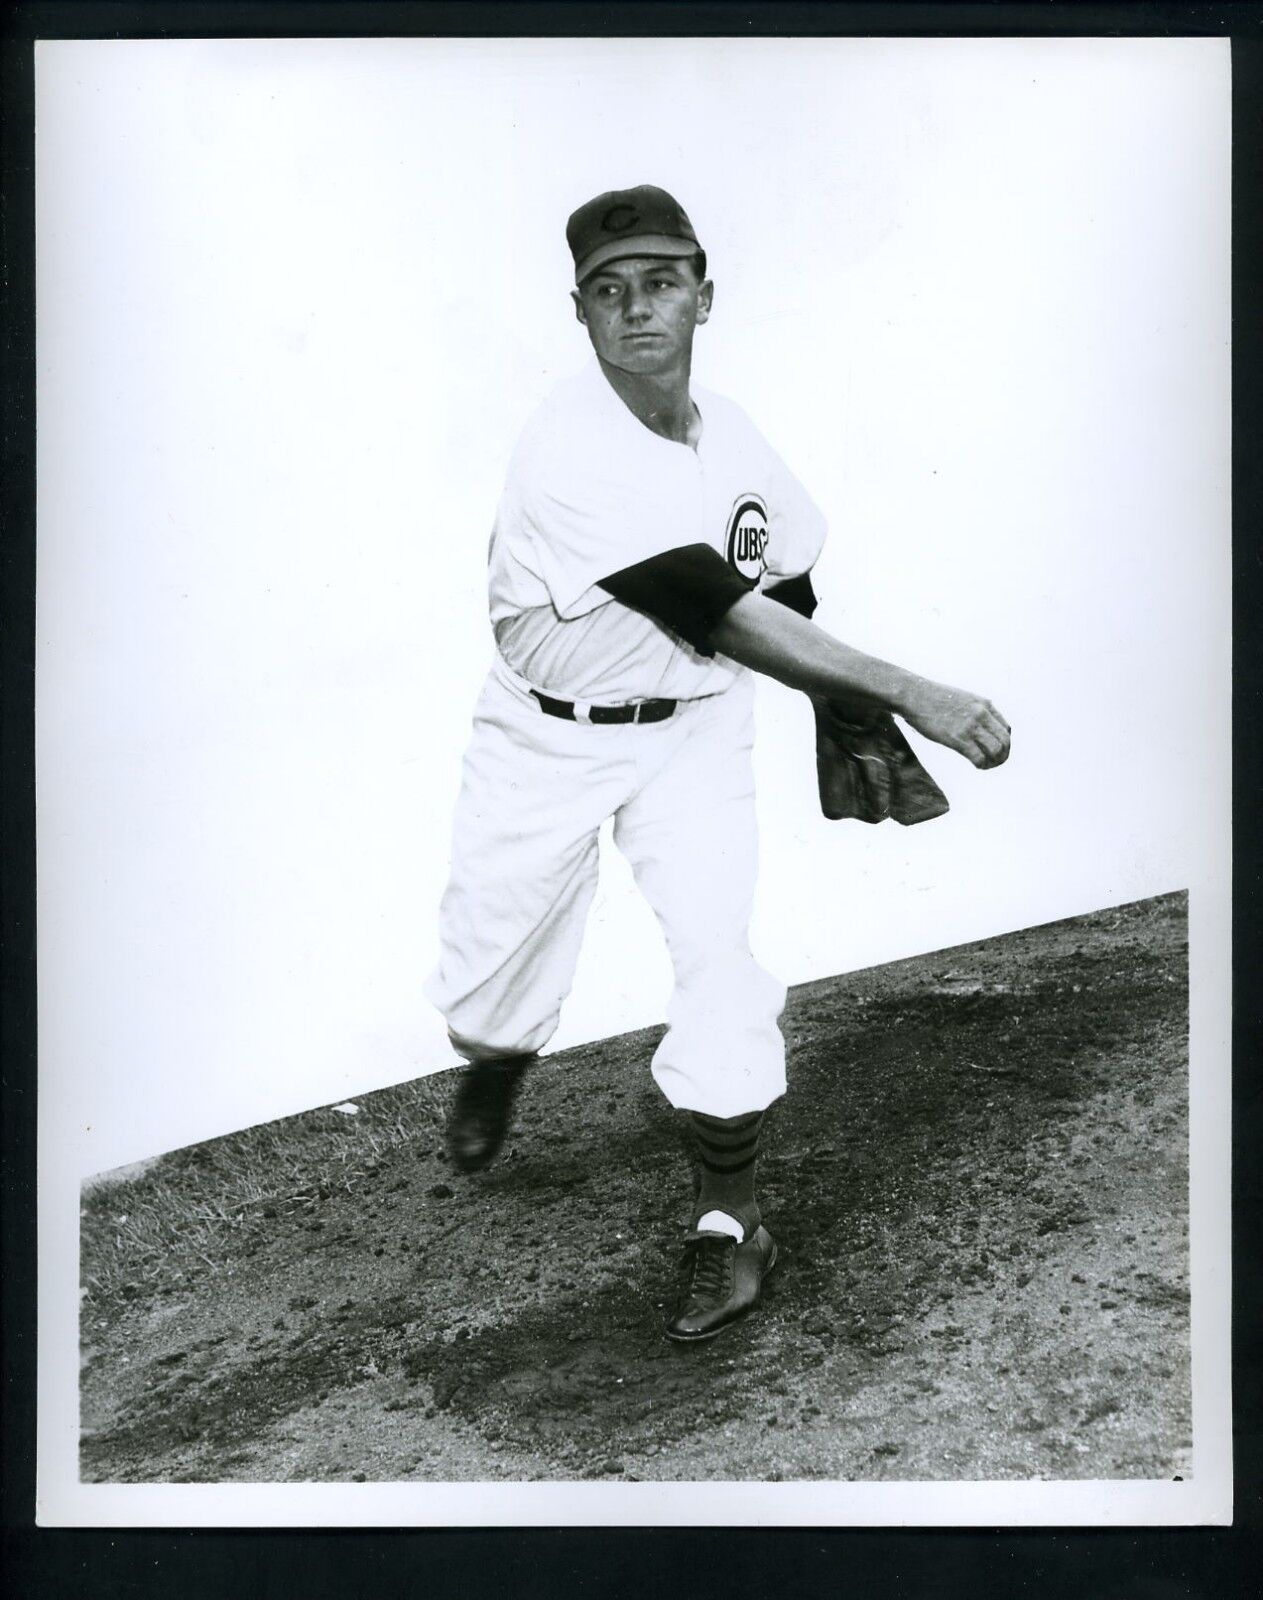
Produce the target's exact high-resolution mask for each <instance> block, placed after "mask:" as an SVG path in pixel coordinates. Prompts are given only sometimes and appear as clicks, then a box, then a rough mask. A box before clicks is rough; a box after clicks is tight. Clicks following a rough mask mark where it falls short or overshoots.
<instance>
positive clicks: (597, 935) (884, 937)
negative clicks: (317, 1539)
mask: <svg viewBox="0 0 1263 1600" xmlns="http://www.w3.org/2000/svg"><path fill="white" fill-rule="evenodd" d="M1229 65H1230V64H1229V48H1228V44H1227V42H1226V41H1224V40H1212V39H1198V40H1191V39H1128V38H1111V39H1075V40H1051V39H1044V40H1020V39H990V40H986V39H984V40H952V39H942V40H920V39H918V40H911V39H909V40H895V39H850V40H848V39H825V40H821V39H815V40H810V41H808V40H786V39H778V40H773V39H760V40H736V39H733V40H727V39H725V40H708V41H705V42H702V41H694V40H664V39H643V40H595V39H561V40H544V39H532V40H525V39H483V40H473V39H468V40H460V39H456V40H436V39H416V40H400V39H395V40H336V41H334V40H329V41H320V40H262V39H259V40H253V39H236V40H231V39H228V40H217V41H208V40H197V41H156V40H153V41H131V42H123V41H93V42H88V41H63V42H49V43H42V44H41V45H39V47H38V50H37V83H36V87H37V105H36V117H37V141H38V168H37V202H38V204H37V209H38V217H37V246H38V262H37V271H38V285H37V286H38V291H39V292H38V304H39V320H38V366H39V416H38V424H39V461H38V471H39V508H38V509H39V529H38V539H39V549H38V555H39V572H38V612H39V629H38V661H37V696H38V704H37V717H38V736H39V739H38V744H39V748H38V832H39V841H38V847H39V982H40V1049H41V1054H40V1106H41V1112H40V1116H41V1132H40V1195H39V1200H40V1256H41V1300H40V1379H39V1383H40V1390H39V1407H40V1459H39V1515H40V1520H41V1521H42V1522H43V1523H44V1524H45V1525H50V1526H52V1525H61V1526H66V1525H76V1524H80V1525H98V1526H106V1525H114V1526H123V1525H138V1526H163V1525H167V1526H214V1525H219V1526H287V1527H303V1526H337V1525H341V1524H345V1525H361V1526H388V1525H389V1526H444V1525H499V1524H532V1523H536V1524H543V1525H553V1526H556V1525H566V1524H578V1523H586V1524H597V1525H601V1524H611V1525H612V1524H629V1525H667V1524H673V1523H678V1524H709V1523H718V1524H740V1525H751V1524H755V1525H778V1524H781V1525H783V1524H808V1525H813V1524H814V1525H843V1524H849V1525H858V1526H862V1525H882V1524H885V1525H908V1524H919V1525H955V1524H960V1525H971V1524H972V1525H981V1526H1003V1525H1013V1526H1022V1525H1039V1524H1045V1525H1048V1524H1053V1525H1074V1524H1116V1525H1117V1524H1126V1525H1137V1524H1145V1523H1150V1524H1163V1523H1172V1524H1174V1523H1185V1524H1192V1523H1216V1522H1218V1523H1222V1522H1225V1521H1228V1520H1230V1518H1231V1505H1232V1497H1231V1462H1230V1454H1229V1438H1230V1433H1229V1410H1228V1300H1227V1270H1226V1268H1227V1261H1228V1254H1227V1251H1228V1229H1227V1221H1228V1219H1227V1151H1228V1123H1227V1109H1228V1017H1229V1008H1228V891H1229V850H1230V833H1229V791H1228V755H1229V750H1228V706H1229V702H1230V694H1229V683H1230V677H1229V669H1230V638H1229V617H1230V611H1229V509H1230V507H1229V439H1230V426H1231V408H1230V392H1229V381H1228V380H1229V358H1230V343H1229V337H1230V319H1229V309H1230V308H1229V294H1228V288H1229V261H1230V207H1229V172H1230V164H1229V156H1230V138H1229V132H1230V124H1229ZM1192 728H1195V729H1197V730H1198V749H1197V759H1196V760H1192V759H1188V732H1187V730H1189V729H1192Z"/></svg>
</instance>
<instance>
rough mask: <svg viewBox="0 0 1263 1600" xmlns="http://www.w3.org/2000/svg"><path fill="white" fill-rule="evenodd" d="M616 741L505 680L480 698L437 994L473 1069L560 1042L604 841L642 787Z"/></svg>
mask: <svg viewBox="0 0 1263 1600" xmlns="http://www.w3.org/2000/svg"><path fill="white" fill-rule="evenodd" d="M605 731H607V730H603V729H593V728H591V727H588V726H586V725H582V724H574V723H566V722H562V721H559V720H557V719H555V718H551V717H546V716H544V715H543V713H542V712H541V711H540V710H539V707H538V706H537V705H536V704H535V703H534V702H533V701H531V700H529V698H526V697H524V696H523V695H522V694H521V693H519V692H515V691H514V690H513V689H512V688H510V687H508V686H507V685H506V684H505V683H504V682H503V681H501V679H500V677H499V676H497V675H496V674H494V673H493V675H492V677H491V678H490V679H489V680H488V683H487V685H486V688H485V689H484V691H483V695H482V698H481V700H480V701H479V704H478V708H477V711H476V713H475V716H474V729H473V735H472V738H471V740H470V744H469V748H468V750H467V752H466V755H465V761H464V767H463V771H462V778H461V790H460V796H459V799H458V801H457V805H456V816H455V821H454V823H453V830H452V833H453V839H452V864H451V874H450V878H449V882H448V885H447V889H446V891H445V893H444V895H443V900H442V905H441V908H440V912H439V943H440V957H439V963H438V966H437V968H436V970H435V971H434V973H433V974H432V975H431V977H430V979H429V980H428V982H427V984H426V994H427V996H428V997H429V999H430V1000H431V1001H432V1003H433V1004H434V1005H435V1006H436V1007H437V1008H438V1010H439V1011H440V1012H441V1013H442V1015H443V1017H444V1018H445V1020H446V1022H447V1025H448V1031H449V1033H450V1035H451V1037H452V1042H453V1045H454V1046H455V1048H456V1049H457V1051H458V1052H459V1053H460V1054H461V1055H464V1056H465V1057H466V1058H467V1059H469V1060H477V1059H479V1058H482V1057H489V1056H499V1055H517V1054H529V1053H531V1052H533V1051H536V1050H540V1049H542V1048H543V1046H544V1045H545V1044H546V1043H547V1042H548V1040H549V1039H550V1038H551V1037H552V1035H553V1033H554V1031H555V1030H556V1027H557V1021H558V1017H559V1014H560V1011H561V1005H562V1002H563V1001H564V999H565V997H566V995H567V994H568V993H569V990H570V985H571V982H572V980H573V977H574V969H575V963H576V961H577V960H578V955H579V946H580V942H581V940H582V937H583V928H584V924H585V922H586V920H587V915H588V911H589V909H590V907H591V904H592V898H593V895H594V894H595V892H596V883H597V834H598V830H599V828H600V825H601V823H602V822H603V821H604V820H605V818H606V817H607V816H609V815H610V814H611V813H612V812H613V811H614V810H615V809H616V807H617V805H618V803H619V801H620V800H621V799H622V798H623V797H624V795H625V793H626V790H627V787H628V785H629V783H630V781H631V771H630V768H629V767H628V764H627V763H626V762H625V761H620V760H619V759H618V751H617V746H616V745H615V744H614V743H613V742H612V741H604V742H603V741H601V740H600V739H599V738H595V739H594V737H593V735H599V734H601V733H603V732H605ZM608 731H614V732H619V731H622V730H608ZM611 757H613V759H611Z"/></svg>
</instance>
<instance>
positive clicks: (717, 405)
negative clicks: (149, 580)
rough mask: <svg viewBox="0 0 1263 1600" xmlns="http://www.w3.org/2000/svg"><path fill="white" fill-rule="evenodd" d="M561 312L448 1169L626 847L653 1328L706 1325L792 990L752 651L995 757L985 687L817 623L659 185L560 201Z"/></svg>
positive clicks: (490, 752)
mask: <svg viewBox="0 0 1263 1600" xmlns="http://www.w3.org/2000/svg"><path fill="white" fill-rule="evenodd" d="M566 237H567V241H568V243H569V246H570V250H571V254H572V256H573V258H574V267H575V285H576V287H575V288H574V290H573V291H572V293H573V299H574V306H575V313H576V315H577V317H578V320H579V322H580V323H582V324H583V326H584V328H585V329H586V331H587V334H588V338H589V339H590V341H591V344H592V348H593V351H594V354H595V359H594V360H593V361H592V362H591V363H590V364H589V366H588V367H587V368H586V370H584V371H583V372H581V373H580V374H579V375H578V376H576V377H574V378H571V379H569V380H568V381H566V382H563V383H562V384H561V385H560V386H559V387H558V388H557V389H556V390H555V391H554V392H553V393H552V395H551V396H550V397H549V398H548V399H547V400H545V402H544V403H543V404H542V405H541V406H540V408H539V409H538V411H537V412H536V413H535V415H534V416H533V417H532V418H531V420H530V421H529V422H528V423H527V426H526V428H525V430H524V432H523V434H522V436H521V438H520V440H519V442H518V445H517V448H516V450H515V451H514V454H513V457H512V460H511V462H510V465H509V469H508V475H507V480H506V484H505V488H504V493H503V495H502V498H501V500H500V504H499V508H498V511H497V514H496V519H495V525H494V532H493V535H492V541H491V551H490V611H491V623H492V628H493V631H494V634H495V642H496V654H495V658H494V661H493V664H492V667H491V671H490V674H489V676H488V678H487V680H486V683H485V686H484V688H483V690H482V694H481V698H480V699H479V702H478V706H477V709H476V711H475V713H474V726H473V736H472V740H471V742H470V745H469V748H468V751H467V753H466V756H465V762H464V769H463V776H462V784H461V791H460V796H459V800H458V802H457V808H456V817H455V825H454V830H453V845H452V859H451V875H450V881H449V884H448V887H447V890H446V892H445V894H444V897H443V902H442V908H441V913H440V951H441V953H440V959H439V964H438V966H437V968H436V970H435V972H434V974H433V975H432V977H431V978H430V980H429V984H428V986H427V993H428V994H429V996H430V998H431V999H432V1000H433V1002H434V1003H435V1004H436V1005H437V1007H438V1008H439V1010H440V1011H441V1012H442V1014H443V1016H444V1017H445V1019H446V1021H447V1025H448V1030H449V1033H450V1036H451V1039H452V1042H453V1045H454V1046H455V1048H456V1051H457V1052H458V1054H460V1055H461V1056H463V1057H464V1058H465V1060H466V1062H467V1063H468V1065H467V1066H466V1068H465V1069H464V1072H463V1074H462V1079H461V1082H460V1084H459V1086H458V1090H457V1094H456V1097H455V1100H454V1103H453V1109H452V1112H451V1117H450V1122H449V1128H448V1142H449V1148H450V1151H451V1155H452V1159H453V1162H454V1164H455V1165H456V1166H457V1167H458V1168H459V1169H461V1170H462V1171H465V1172H475V1171H477V1170H479V1169H480V1168H483V1167H485V1166H486V1165H487V1164H488V1163H489V1162H491V1161H492V1160H493V1159H494V1157H495V1156H496V1154H497V1152H498V1151H499V1149H500V1147H501V1145H502V1143H503V1140H504V1137H505V1132H506V1129H507V1127H508V1123H509V1118H510V1114H511V1110H512V1106H513V1102H514V1096H515V1093H516V1091H517V1088H518V1085H519V1083H520V1081H521V1078H522V1075H523V1072H524V1071H525V1070H526V1069H527V1067H528V1066H529V1064H530V1063H531V1062H532V1061H534V1060H535V1059H536V1056H537V1054H538V1052H539V1051H540V1050H541V1049H543V1047H544V1046H545V1044H546V1043H547V1042H548V1040H549V1038H550V1037H551V1035H552V1033H553V1031H554V1029H555V1028H556V1025H557V1020H558V1014H559V1012H560V1009H561V1005H562V1002H563V1000H564V998H565V996H566V994H567V992H568V990H569V987H570V984H571V980H572V976H573V973H574V967H575V962H576V959H577V956H578V951H579V945H580V940H581V937H582V933H583V925H584V920H585V918H586V915H587V912H588V908H589V906H590V905H591V902H592V897H593V893H594V890H595V888H596V881H597V834H598V829H599V828H600V827H601V824H602V823H603V822H605V821H606V819H607V818H611V817H612V818H613V820H614V839H615V842H616V844H617V846H618V848H619V849H620V850H621V851H622V853H623V854H624V855H625V856H626V857H627V859H628V861H629V862H630V864H631V867H632V870H633V872H634V874H635V877H636V882H637V884H638V886H639V888H640V889H641V891H642V893H643V894H644V895H645V897H646V899H647V900H648V901H649V904H650V906H651V907H652V908H653V910H654V912H655V913H656V915H657V918H658V920H659V922H660V924H661V926H662V930H663V933H664V935H665V938H666V942H667V947H668V950H669V953H670V956H671V961H672V966H673V970H674V989H673V993H672V996H671V1000H670V1004H669V1007H668V1011H667V1022H668V1027H667V1031H666V1035H665V1037H664V1038H663V1040H662V1042H661V1044H660V1045H659V1047H658V1049H657V1051H656V1053H655V1055H654V1057H653V1062H652V1072H653V1076H654V1079H655V1080H656V1082H657V1084H658V1086H659V1088H660V1089H661V1090H662V1092H663V1094H664V1095H665V1096H666V1098H667V1099H668V1101H669V1102H670V1103H671V1105H673V1106H674V1107H676V1108H677V1109H678V1110H679V1111H680V1112H682V1113H684V1114H685V1115H686V1116H687V1118H688V1120H689V1122H690V1124H691V1128H692V1133H693V1136H694V1139H695V1142H696V1151H697V1156H698V1162H699V1170H700V1175H701V1181H700V1190H699V1192H698V1193H697V1195H696V1199H695V1204H694V1207H693V1211H692V1216H691V1228H690V1231H689V1233H688V1236H687V1239H686V1249H685V1257H684V1261H685V1268H686V1270H685V1278H684V1284H683V1288H682V1291H681V1295H680V1299H679V1302H678V1304H676V1306H675V1307H674V1310H673V1311H672V1313H671V1316H670V1319H669V1321H668V1324H667V1329H666V1331H667V1334H668V1336H669V1337H671V1338H673V1339H677V1340H700V1339H706V1338H709V1337H711V1336H712V1335H714V1334H716V1333H718V1332H719V1331H720V1329H721V1328H723V1327H724V1326H726V1325H727V1324H728V1323H730V1322H731V1321H732V1320H733V1319H734V1318H735V1317H737V1316H739V1315H741V1314H742V1313H743V1312H745V1311H748V1310H749V1309H750V1308H751V1307H752V1306H753V1305H754V1304H755V1303H756V1301H757V1300H758V1298H759V1293H760V1286H761V1283H762V1280H763V1278H764V1276H765V1275H766V1273H767V1272H768V1271H769V1270H770V1269H771V1267H772V1265H773V1264H774V1262H775V1260H776V1245H775V1243H774V1242H773V1240H772V1238H771V1236H770V1234H769V1233H768V1231H767V1229H766V1228H765V1227H764V1226H763V1222H762V1217H761V1215H760V1211H759V1205H758V1201H757V1199H756V1195H755V1161H756V1156H757V1151H758V1142H759V1129H760V1124H761V1122H762V1118H763V1113H764V1111H765V1110H766V1109H767V1107H768V1106H770V1105H771V1104H772V1103H773V1102H774V1101H775V1100H776V1099H778V1098H779V1097H780V1096H781V1095H782V1094H784V1092H785V1088H786V1079H785V1047H784V1041H783V1039H782V1036H781V1032H780V1028H779V1018H780V1014H781V1011H782V1009H783V1006H784V1002H785V993H786V991H785V986H784V984H783V983H781V982H780V981H779V980H778V979H777V978H775V977H773V976H772V974H770V973H769V972H766V971H765V970H764V969H763V967H761V966H760V965H759V964H758V963H757V962H756V961H755V960H754V958H753V956H752V955H751V953H750V947H749V942H748V936H747V928H748V923H749V918H750V912H751V906H752V901H753V895H754V887H755V872H756V860H755V856H756V837H755V815H754V789H753V780H752V767H751V746H752V740H753V727H752V716H751V704H752V699H753V679H752V676H751V670H750V669H753V670H754V671H757V672H763V673H767V674H769V675H770V676H772V677H774V678H778V679H779V680H780V681H781V682H783V683H786V684H789V685H791V686H792V687H795V688H798V689H800V690H803V691H805V692H806V693H808V694H810V695H812V696H816V697H822V699H821V703H824V701H832V702H834V703H835V704H841V705H842V706H844V707H849V708H857V707H858V708H860V709H861V712H863V711H870V712H878V713H885V712H889V711H894V712H897V713H899V714H900V715H901V716H902V717H903V718H904V719H905V720H906V721H908V722H909V723H910V724H911V725H912V726H913V727H914V728H916V729H918V730H919V731H920V732H921V733H922V734H924V735H925V736H927V737H928V738H930V739H933V740H936V741H937V742H939V743H941V744H945V745H947V746H948V747H949V748H951V749H954V750H956V751H958V752H960V753H961V754H962V755H964V756H966V757H967V758H968V759H969V760H970V761H971V762H973V764H974V765H975V766H978V767H990V766H994V765H996V764H998V763H999V762H1002V761H1003V760H1004V759H1005V757H1006V756H1007V754H1008V749H1009V728H1008V725H1007V723H1006V722H1005V721H1004V719H1003V718H1002V717H1001V716H1000V714H999V713H998V712H997V711H996V710H995V708H994V707H993V706H992V705H990V704H989V703H988V702H987V701H985V700H982V699H980V698H979V697H978V696H976V695H973V694H968V693H965V692H963V691H961V690H957V689H951V688H947V687H945V686H943V685H941V684H936V683H932V682H930V681H928V680H926V679H924V678H920V677H917V676H916V675H914V674H912V673H910V672H906V671H904V670H903V669H901V668H899V667H896V666H893V665H891V664H889V663H887V662H884V661H880V660H877V659H875V658H873V657H871V656H867V655H864V654H862V653H861V652H860V651H858V650H854V649H851V648H850V647H849V646H847V645H845V644H842V643H840V642H839V641H837V640H835V639H833V638H831V637H830V636H829V635H828V634H826V633H825V632H823V631H822V630H821V629H820V628H818V627H817V626H816V625H815V624H814V623H812V622H811V621H810V620H809V619H810V616H811V614H812V612H813V611H814V609H815V596H814V594H813V592H812V584H811V577H810V572H811V568H812V567H813V565H814V564H815V562H816V559H817V557H818V555H819V553H820V549H821V545H822V543H823V540H824V536H825V522H824V519H823V517H822V516H821V514H820V512H819V511H818V510H817V508H816V507H815V505H814V504H813V503H812V501H811V499H810V497H809V496H808V494H807V492H806V491H805V490H804V488H803V487H802V485H801V484H800V483H799V482H798V481H797V479H796V478H795V477H794V476H793V474H792V473H791V472H790V471H789V469H788V468H787V467H786V466H785V464H784V462H782V461H781V459H780V457H779V456H778V455H777V454H776V452H775V451H774V450H773V449H772V447H771V446H770V445H769V444H768V443H767V441H766V440H765V439H764V438H763V437H762V435H761V434H760V433H759V431H758V430H757V429H756V428H755V426H754V425H753V423H752V422H751V421H750V419H749V418H748V417H747V416H746V415H745V413H744V412H743V411H741V410H740V409H739V408H738V407H737V406H735V405H734V404H733V403H732V402H731V401H730V400H726V399H724V398H722V397H721V396H720V395H717V394H712V393H710V392H709V391H707V390H704V389H701V388H699V387H697V386H696V385H694V384H692V383H691V381H690V371H691V364H692V350H693V339H694V335H695V333H696V331H697V329H698V327H700V326H701V324H702V323H704V322H706V321H707V320H708V318H709V316H710V312H711V306H712V300H713V293H714V291H713V286H712V284H711V282H710V280H709V278H708V277H707V275H706V256H705V253H704V252H703V250H702V248H701V246H700V244H699V243H698V239H697V236H696V234H695V232H694V230H693V227H692V224H691V223H690V221H689V219H688V217H687V216H686V215H685V212H684V210H683V209H682V207H681V206H680V205H679V204H678V203H677V202H676V201H675V200H674V199H673V198H672V197H671V196H670V195H669V194H667V193H665V192H664V191H663V190H661V189H658V188H654V187H652V186H649V185H643V186H641V187H638V188H634V189H628V190H623V191H613V192H610V193H607V194H602V195H598V196H597V197H596V198H595V199H594V200H591V201H589V202H588V203H587V204H586V205H583V206H581V207H580V208H579V209H578V210H577V211H576V212H575V213H574V214H573V216H571V218H570V220H569V224H568V226H567V230H566Z"/></svg>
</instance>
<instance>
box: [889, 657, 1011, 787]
mask: <svg viewBox="0 0 1263 1600" xmlns="http://www.w3.org/2000/svg"><path fill="white" fill-rule="evenodd" d="M897 709H898V711H899V714H900V716H902V717H903V718H904V720H905V721H906V722H908V723H910V724H911V725H912V727H914V728H915V729H916V730H917V732H918V733H923V734H924V735H925V737H926V738H927V739H933V740H934V742H935V744H945V745H946V746H947V748H948V749H949V750H955V751H957V752H959V754H961V755H962V756H964V757H965V759H966V760H967V761H972V762H973V764H974V766H975V767H998V766H999V765H1000V764H1001V763H1002V762H1004V761H1007V760H1008V757H1009V742H1010V733H1011V730H1010V728H1009V725H1008V723H1007V722H1006V721H1005V720H1004V718H1003V717H1002V716H1001V715H1000V713H999V712H998V711H997V710H996V708H995V707H994V706H993V705H992V704H991V702H990V700H984V699H983V698H982V697H981V695H976V694H970V693H969V691H968V690H967V689H952V688H949V687H948V685H947V684H945V683H931V682H930V681H929V679H926V678H921V679H919V680H918V681H917V683H916V684H915V685H914V686H913V688H912V689H911V690H910V691H909V693H908V695H907V697H906V699H905V702H904V704H902V705H900V706H899V707H898V708H897Z"/></svg>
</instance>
